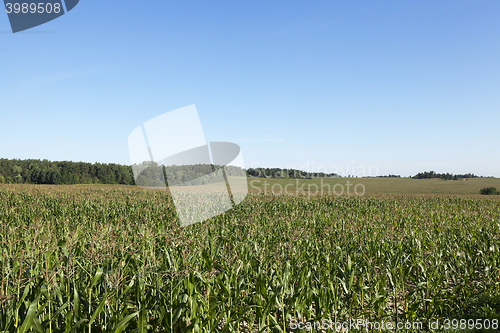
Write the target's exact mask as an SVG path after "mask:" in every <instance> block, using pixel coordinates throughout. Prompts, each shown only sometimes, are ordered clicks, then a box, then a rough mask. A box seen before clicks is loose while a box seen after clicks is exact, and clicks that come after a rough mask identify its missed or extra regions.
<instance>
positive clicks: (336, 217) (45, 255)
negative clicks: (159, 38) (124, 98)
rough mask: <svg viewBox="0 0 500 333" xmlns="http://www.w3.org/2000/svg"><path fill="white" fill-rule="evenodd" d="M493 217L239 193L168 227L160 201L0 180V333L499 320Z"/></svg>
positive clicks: (136, 193) (415, 199) (477, 205)
mask: <svg viewBox="0 0 500 333" xmlns="http://www.w3.org/2000/svg"><path fill="white" fill-rule="evenodd" d="M499 221H500V201H498V200H491V199H487V198H476V199H473V198H465V197H463V198H461V197H422V196H408V195H406V196H401V195H392V196H383V197H381V196H365V197H354V196H353V197H347V196H341V197H335V196H318V197H313V198H308V197H307V196H287V195H281V196H278V195H253V194H251V195H249V196H248V197H247V199H245V201H244V202H243V203H242V204H240V205H239V206H237V207H236V208H235V209H233V210H231V211H229V212H226V213H225V214H223V215H220V216H217V217H215V218H212V219H210V220H209V221H206V222H204V223H198V224H195V225H192V226H189V227H185V228H180V227H179V225H178V221H177V218H176V214H175V210H174V205H173V203H172V201H171V199H170V197H169V196H168V192H167V191H147V190H141V189H137V188H132V187H121V188H120V187H104V186H59V187H56V186H32V185H0V223H1V224H0V235H1V238H0V260H1V262H0V267H1V270H2V281H1V283H0V331H3V332H23V333H24V332H27V331H29V330H32V331H34V332H70V331H72V332H146V331H148V332H155V331H157V332H215V331H220V332H222V331H226V332H283V331H289V324H290V322H291V321H292V320H297V321H301V320H310V321H316V320H321V319H323V318H328V319H331V320H333V321H334V322H336V321H338V322H343V321H347V320H349V319H352V318H365V319H368V320H370V321H372V322H374V321H382V320H384V321H385V322H387V321H392V322H394V323H395V322H403V321H419V320H421V321H423V322H424V323H427V322H428V321H429V320H431V319H445V318H466V319H468V318H480V319H483V320H484V319H488V318H489V319H490V320H493V318H496V320H498V319H499V318H500V222H499ZM408 331H411V330H408ZM490 331H493V330H490Z"/></svg>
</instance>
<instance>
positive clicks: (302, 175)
mask: <svg viewBox="0 0 500 333" xmlns="http://www.w3.org/2000/svg"><path fill="white" fill-rule="evenodd" d="M133 167H135V168H137V169H136V171H137V170H139V171H140V172H141V174H140V176H139V177H138V179H137V185H146V186H164V184H165V177H166V178H167V179H168V184H169V185H203V184H207V183H213V182H220V181H224V180H223V177H222V174H221V173H215V174H213V173H212V172H213V170H218V169H220V168H222V166H214V165H211V164H197V165H189V166H186V165H183V166H168V167H166V168H164V167H163V166H162V165H158V164H156V163H154V162H144V163H143V164H141V165H134V166H128V165H120V164H114V163H110V164H105V163H86V162H70V161H60V162H51V161H48V160H35V159H29V160H19V159H14V160H9V159H0V183H17V184H21V183H24V184H57V185H59V184H122V185H136V181H135V180H134V173H133V171H132V170H133ZM225 170H226V175H228V176H242V175H245V174H246V175H247V176H248V177H258V178H299V179H311V178H313V177H339V175H337V174H335V173H324V172H306V171H303V170H295V169H281V168H249V169H248V170H246V171H245V170H244V169H241V168H238V167H234V166H226V167H225ZM378 177H400V176H399V175H388V176H378ZM476 177H478V176H476V175H474V174H471V173H468V174H463V175H461V174H458V175H453V174H450V173H436V172H434V171H425V172H420V173H418V174H416V175H415V176H413V177H411V178H414V179H429V178H441V179H445V180H458V179H464V178H476Z"/></svg>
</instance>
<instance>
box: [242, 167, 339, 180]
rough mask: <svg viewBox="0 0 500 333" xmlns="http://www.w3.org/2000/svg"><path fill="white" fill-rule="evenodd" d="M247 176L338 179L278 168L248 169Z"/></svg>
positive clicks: (315, 173)
mask: <svg viewBox="0 0 500 333" xmlns="http://www.w3.org/2000/svg"><path fill="white" fill-rule="evenodd" d="M247 175H248V176H250V177H255V178H293V179H295V178H306V179H310V178H313V177H316V178H317V177H338V175H337V174H335V173H325V172H307V171H303V170H295V169H280V168H249V169H248V170H247Z"/></svg>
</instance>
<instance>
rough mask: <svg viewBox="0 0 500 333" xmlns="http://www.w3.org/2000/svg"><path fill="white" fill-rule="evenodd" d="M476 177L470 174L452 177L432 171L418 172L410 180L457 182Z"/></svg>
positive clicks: (448, 174)
mask: <svg viewBox="0 0 500 333" xmlns="http://www.w3.org/2000/svg"><path fill="white" fill-rule="evenodd" d="M477 177H479V176H476V175H474V174H472V173H466V174H463V175H453V174H451V173H436V172H434V171H425V172H419V173H417V174H416V175H415V176H413V177H411V178H413V179H430V178H441V179H444V180H459V179H464V178H477Z"/></svg>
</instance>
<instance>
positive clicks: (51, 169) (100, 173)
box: [0, 159, 134, 185]
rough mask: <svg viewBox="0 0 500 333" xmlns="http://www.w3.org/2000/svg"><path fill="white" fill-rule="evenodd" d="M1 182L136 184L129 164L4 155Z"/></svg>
mask: <svg viewBox="0 0 500 333" xmlns="http://www.w3.org/2000/svg"><path fill="white" fill-rule="evenodd" d="M0 183H16V184H21V183H24V184H56V185H60V184H123V185H133V184H134V176H133V174H132V169H131V168H130V167H129V166H124V165H119V164H113V163H110V164H103V163H94V164H92V163H86V162H69V161H60V162H51V161H48V160H34V159H30V160H19V159H14V160H9V159H0Z"/></svg>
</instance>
